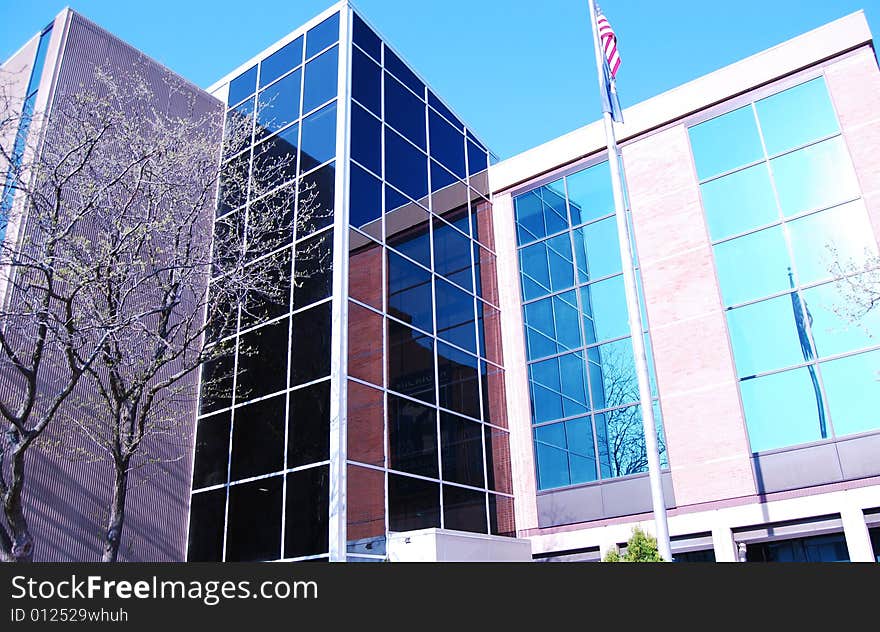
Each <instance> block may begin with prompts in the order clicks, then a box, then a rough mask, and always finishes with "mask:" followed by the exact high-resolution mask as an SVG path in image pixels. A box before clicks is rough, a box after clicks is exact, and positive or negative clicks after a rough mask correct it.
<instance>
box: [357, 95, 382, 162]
mask: <svg viewBox="0 0 880 632" xmlns="http://www.w3.org/2000/svg"><path fill="white" fill-rule="evenodd" d="M351 157H352V158H354V159H355V160H357V161H358V162H359V163H360V164H362V165H363V166H365V167H366V168H367V169H369V170H371V171H372V172H373V173H375V174H381V173H382V123H381V122H379V119H377V118H376V117H374V116H372V115H370V114H369V113H368V112H367V111H366V110H365V109H364V108H362V107H361V106H359V105H358V104H356V103H355V104H353V105H352V106H351Z"/></svg>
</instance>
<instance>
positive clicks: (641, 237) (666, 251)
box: [623, 126, 756, 506]
mask: <svg viewBox="0 0 880 632" xmlns="http://www.w3.org/2000/svg"><path fill="white" fill-rule="evenodd" d="M623 158H624V165H625V169H626V178H627V186H628V189H629V196H630V203H631V205H632V212H633V222H634V225H635V238H636V247H637V249H638V254H639V259H640V262H641V265H642V279H643V283H644V292H645V301H646V303H647V314H648V323H649V326H650V330H651V339H652V343H653V350H654V362H655V365H656V371H657V384H658V388H659V391H660V403H661V407H662V412H663V423H664V427H665V431H666V442H667V450H668V455H669V463H670V467H671V470H672V481H673V486H674V490H675V498H676V502H677V504H678V505H679V506H682V505H690V504H694V503H700V502H706V501H714V500H719V499H725V498H735V497H739V496H746V495H752V494H755V493H756V488H755V481H754V476H753V473H752V467H751V455H750V451H749V447H748V441H747V433H746V428H745V422H744V420H743V415H742V409H741V406H740V401H739V393H738V387H737V378H736V374H735V370H734V365H733V359H732V357H731V351H730V344H729V342H728V338H727V333H726V320H725V316H724V313H723V311H722V305H721V298H720V292H719V289H718V282H717V279H716V276H715V269H714V262H713V257H712V250H711V246H710V244H709V237H708V232H707V230H706V225H705V221H704V218H703V211H702V207H701V205H700V194H699V187H698V184H697V180H696V176H695V175H694V167H693V161H692V158H691V153H690V145H689V141H688V136H687V132H686V130H685V128H684V127H683V126H677V127H673V128H670V129H668V130H665V131H662V132H659V133H656V134H653V135H651V136H648V137H647V138H645V139H643V140H640V141H638V142H636V143H633V144H631V145H627V146H626V147H624V148H623Z"/></svg>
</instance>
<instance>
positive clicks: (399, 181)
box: [385, 127, 428, 200]
mask: <svg viewBox="0 0 880 632" xmlns="http://www.w3.org/2000/svg"><path fill="white" fill-rule="evenodd" d="M385 178H386V179H387V180H388V182H389V184H391V185H393V186H395V187H397V188H398V189H400V190H401V191H403V192H404V193H406V194H407V195H408V196H410V197H411V198H412V199H414V200H421V199H422V198H424V197H425V196H426V195H427V194H428V157H427V156H426V155H425V154H423V153H422V152H420V151H419V150H418V149H416V148H415V147H413V146H412V145H411V144H409V143H408V142H406V141H405V140H404V139H403V138H402V137H401V136H399V135H398V134H396V133H394V132H393V131H391V130H390V129H389V128H387V127H386V128H385Z"/></svg>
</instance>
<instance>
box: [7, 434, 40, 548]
mask: <svg viewBox="0 0 880 632" xmlns="http://www.w3.org/2000/svg"><path fill="white" fill-rule="evenodd" d="M7 441H8V442H9V443H7V448H8V449H9V452H11V454H12V464H11V467H10V470H11V472H10V473H11V478H12V480H11V481H10V485H9V489H8V490H7V493H6V495H5V496H4V498H3V513H4V515H5V516H6V524H7V525H8V527H9V531H10V532H11V533H10V536H11V539H12V542H11V547H10V549H9V551H4V552H3V561H4V562H32V561H33V559H34V538H33V536H32V535H31V531H30V528H29V527H28V523H27V520H26V519H25V517H24V506H23V505H22V502H21V491H22V489H23V487H24V455H25V448H26V447H27V445H26V441H25V437H22V436H21V433H19V432H17V431H12V432H10V433H9V434H7Z"/></svg>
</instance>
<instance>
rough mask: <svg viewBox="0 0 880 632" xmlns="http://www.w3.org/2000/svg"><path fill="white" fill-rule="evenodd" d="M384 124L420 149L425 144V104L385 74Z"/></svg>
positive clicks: (425, 146) (423, 147)
mask: <svg viewBox="0 0 880 632" xmlns="http://www.w3.org/2000/svg"><path fill="white" fill-rule="evenodd" d="M385 122H386V123H388V124H389V125H391V127H393V128H394V129H395V130H397V131H398V132H400V133H401V134H403V136H405V137H406V138H407V139H408V140H410V141H412V142H413V143H415V144H416V145H418V146H419V147H421V148H422V149H427V145H426V144H425V142H426V141H425V138H426V137H425V102H424V101H421V100H420V99H418V98H417V97H416V96H415V95H414V94H413V93H412V92H410V91H409V90H407V89H406V88H405V87H404V86H403V84H401V83H400V82H399V81H397V80H396V79H395V78H394V77H392V76H391V75H389V74H388V73H387V72H386V73H385Z"/></svg>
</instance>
